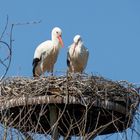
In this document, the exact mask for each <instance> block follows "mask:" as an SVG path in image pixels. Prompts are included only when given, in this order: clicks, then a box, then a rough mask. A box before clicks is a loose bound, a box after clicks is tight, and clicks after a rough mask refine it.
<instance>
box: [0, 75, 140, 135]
mask: <svg viewBox="0 0 140 140" xmlns="http://www.w3.org/2000/svg"><path fill="white" fill-rule="evenodd" d="M0 95H1V96H0V108H1V111H2V112H1V114H0V117H1V122H2V123H4V124H5V122H6V124H7V126H8V127H14V128H17V129H19V130H20V131H22V132H29V131H30V132H33V133H43V134H44V133H45V134H49V133H50V131H51V126H50V122H49V107H48V106H49V105H52V104H53V105H55V106H56V107H57V109H58V112H59V113H58V114H59V119H58V122H59V125H58V127H59V133H60V134H61V135H63V136H67V135H70V136H71V135H78V136H79V135H85V134H87V135H88V136H89V134H90V135H93V134H94V135H95V133H97V132H98V134H108V133H113V132H116V131H123V130H124V129H126V128H128V127H129V126H130V125H131V123H132V120H133V115H134V113H135V110H136V108H137V106H138V103H139V94H138V92H137V91H136V90H135V88H134V86H133V85H132V84H130V83H128V82H126V81H121V82H117V81H116V82H113V81H111V80H107V79H104V78H103V77H99V76H93V75H92V76H89V75H72V76H69V77H66V76H59V77H55V76H50V77H45V78H35V79H33V78H25V77H13V78H7V79H5V80H4V81H3V82H2V83H1V84H0ZM3 116H5V117H3ZM60 116H61V117H60ZM5 118H6V119H5ZM38 119H39V120H38ZM83 126H84V127H83ZM81 129H82V130H81Z"/></svg>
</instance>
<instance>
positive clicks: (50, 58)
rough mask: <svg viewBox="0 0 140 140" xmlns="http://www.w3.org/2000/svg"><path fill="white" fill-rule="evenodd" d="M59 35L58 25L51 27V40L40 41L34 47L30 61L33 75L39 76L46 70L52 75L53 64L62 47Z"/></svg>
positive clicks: (60, 33)
mask: <svg viewBox="0 0 140 140" xmlns="http://www.w3.org/2000/svg"><path fill="white" fill-rule="evenodd" d="M61 35H62V30H61V29H60V28H59V27H55V28H53V30H52V38H51V40H47V41H45V42H43V43H41V44H40V45H39V46H38V47H37V48H36V50H35V53H34V59H33V63H32V64H33V76H34V77H39V76H40V75H42V74H44V73H45V72H46V71H47V72H51V73H52V75H53V68H54V64H55V63H56V60H57V57H58V53H59V50H60V48H61V47H63V41H62V38H61Z"/></svg>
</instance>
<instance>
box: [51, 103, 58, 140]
mask: <svg viewBox="0 0 140 140" xmlns="http://www.w3.org/2000/svg"><path fill="white" fill-rule="evenodd" d="M49 110H50V126H51V137H52V138H51V139H52V140H58V139H59V134H58V122H57V119H58V110H57V108H56V106H55V105H53V104H51V105H49Z"/></svg>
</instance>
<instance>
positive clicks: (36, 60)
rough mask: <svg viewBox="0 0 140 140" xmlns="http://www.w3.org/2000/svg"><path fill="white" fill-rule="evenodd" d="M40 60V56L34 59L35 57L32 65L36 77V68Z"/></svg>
mask: <svg viewBox="0 0 140 140" xmlns="http://www.w3.org/2000/svg"><path fill="white" fill-rule="evenodd" d="M39 61H40V59H39V58H34V59H33V63H32V65H33V76H34V77H35V76H36V74H35V68H36V66H37V64H38V62H39Z"/></svg>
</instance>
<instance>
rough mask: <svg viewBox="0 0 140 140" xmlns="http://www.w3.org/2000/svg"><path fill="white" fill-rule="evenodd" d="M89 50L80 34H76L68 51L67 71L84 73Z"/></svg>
mask: <svg viewBox="0 0 140 140" xmlns="http://www.w3.org/2000/svg"><path fill="white" fill-rule="evenodd" d="M88 56H89V51H88V49H87V48H86V47H85V46H84V45H83V41H82V38H81V36H80V35H76V36H75V37H74V39H73V43H72V45H70V47H69V50H68V53H67V66H68V70H67V72H73V73H77V72H78V73H82V72H83V71H84V69H85V68H86V65H87V61H88Z"/></svg>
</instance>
